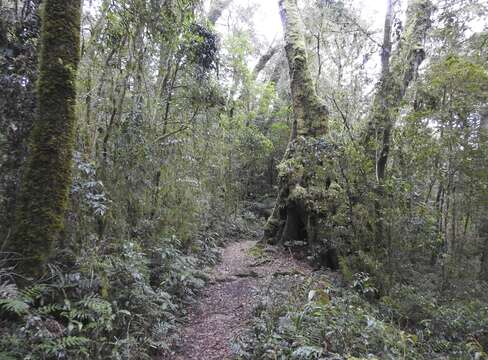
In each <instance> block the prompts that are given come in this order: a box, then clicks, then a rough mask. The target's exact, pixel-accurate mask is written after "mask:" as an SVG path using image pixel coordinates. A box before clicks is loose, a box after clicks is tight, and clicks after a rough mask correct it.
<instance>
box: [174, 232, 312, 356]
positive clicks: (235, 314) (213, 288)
mask: <svg viewBox="0 0 488 360" xmlns="http://www.w3.org/2000/svg"><path fill="white" fill-rule="evenodd" d="M311 272H312V269H311V268H310V267H309V266H307V265H306V264H304V263H302V262H300V261H297V260H296V259H294V258H293V257H292V256H291V255H289V254H287V253H285V252H281V251H277V250H276V249H274V248H271V247H268V248H263V247H260V246H257V245H256V242H255V241H242V242H234V243H231V244H229V245H228V246H227V247H226V248H225V249H223V250H222V261H221V263H220V264H218V265H217V266H216V267H215V268H214V269H213V272H212V273H211V275H210V283H209V285H208V286H207V287H206V288H205V289H204V290H203V292H202V294H201V296H200V299H199V300H198V301H197V302H196V303H195V305H194V306H193V307H192V308H191V309H190V312H189V315H188V322H187V324H186V326H184V327H183V328H182V330H181V338H182V343H181V344H180V347H179V349H178V351H177V353H176V354H174V355H172V357H171V359H174V360H228V359H232V351H231V341H232V339H233V338H234V337H235V336H238V335H239V334H240V333H241V332H243V331H244V330H245V329H246V328H247V327H248V326H249V325H250V324H249V322H250V320H251V319H252V315H253V314H252V313H253V309H254V308H255V306H256V305H257V304H258V301H259V296H258V295H259V294H260V293H263V291H266V288H269V286H270V285H271V283H272V282H273V281H277V278H279V277H282V276H307V275H309V274H310V273H311Z"/></svg>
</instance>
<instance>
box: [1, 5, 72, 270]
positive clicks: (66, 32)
mask: <svg viewBox="0 0 488 360" xmlns="http://www.w3.org/2000/svg"><path fill="white" fill-rule="evenodd" d="M80 12H81V0H46V1H45V2H44V4H43V8H42V13H41V21H42V29H41V40H40V41H41V50H40V55H39V78H38V83H37V95H38V114H37V118H36V121H35V123H34V126H33V129H32V132H31V135H30V144H29V155H28V158H27V162H26V166H25V169H24V174H23V178H22V183H21V188H20V193H19V201H18V205H17V209H16V221H15V230H14V236H13V241H12V243H11V244H9V248H10V249H11V250H12V251H13V252H16V253H18V254H19V255H20V257H21V260H20V261H19V262H18V267H17V269H18V270H19V271H20V272H21V273H22V274H23V275H27V276H31V277H39V276H41V275H42V274H43V272H44V270H45V265H46V262H47V261H48V258H49V255H50V253H51V250H52V248H53V245H54V244H55V243H56V241H57V240H58V238H59V234H60V232H61V231H62V229H63V226H64V216H65V211H66V208H67V204H68V196H69V189H70V185H71V158H72V152H73V146H74V132H75V123H76V118H75V102H76V89H75V80H76V71H77V66H78V61H79V45H80Z"/></svg>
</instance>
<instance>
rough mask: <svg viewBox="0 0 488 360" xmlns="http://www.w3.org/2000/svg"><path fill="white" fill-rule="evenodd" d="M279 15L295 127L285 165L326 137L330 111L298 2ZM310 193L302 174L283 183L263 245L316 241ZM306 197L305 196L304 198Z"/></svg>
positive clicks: (288, 1)
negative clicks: (309, 144)
mask: <svg viewBox="0 0 488 360" xmlns="http://www.w3.org/2000/svg"><path fill="white" fill-rule="evenodd" d="M279 6H280V14H281V20H282V24H283V31H284V36H285V51H286V57H287V60H288V68H289V73H290V82H291V83H290V87H291V94H292V104H293V126H292V132H291V136H290V143H289V144H288V148H287V150H286V153H285V155H284V159H283V162H282V164H285V163H286V162H287V161H290V160H293V158H295V157H297V156H300V152H303V151H306V150H305V149H304V148H303V147H302V145H303V144H304V143H306V139H307V138H308V139H310V138H315V137H319V136H322V135H325V134H326V132H327V124H328V111H327V109H326V106H325V105H324V103H323V102H322V100H321V99H320V98H319V97H318V95H317V93H316V90H315V85H314V82H313V80H312V75H311V73H310V70H309V61H308V57H307V51H306V44H305V38H304V35H303V30H302V26H303V25H302V21H301V18H300V14H299V11H298V6H297V1H296V0H280V2H279ZM306 193H307V180H306V176H305V175H304V174H303V172H300V171H296V173H293V174H291V175H290V176H287V178H286V180H285V179H284V178H283V177H282V178H281V179H280V190H279V194H278V198H277V200H276V204H275V206H274V209H273V212H272V214H271V216H270V217H269V219H268V222H267V224H266V226H265V233H264V241H267V242H271V243H277V242H284V241H288V240H308V241H309V242H310V241H311V239H312V238H313V232H314V224H313V223H314V220H313V217H312V216H311V214H310V213H309V212H308V211H307V207H306V206H305V205H304V203H303V201H301V200H300V199H303V198H304V197H305V196H306ZM302 195H304V196H302Z"/></svg>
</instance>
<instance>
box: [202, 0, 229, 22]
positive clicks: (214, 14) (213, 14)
mask: <svg viewBox="0 0 488 360" xmlns="http://www.w3.org/2000/svg"><path fill="white" fill-rule="evenodd" d="M232 1H233V0H216V1H215V3H214V4H213V6H212V8H211V9H210V11H209V13H208V17H207V18H208V21H209V22H210V23H211V24H212V25H215V24H216V23H217V20H219V18H220V17H221V16H222V13H223V12H224V10H225V9H227V7H229V5H230V4H231V3H232Z"/></svg>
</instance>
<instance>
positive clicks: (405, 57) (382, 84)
mask: <svg viewBox="0 0 488 360" xmlns="http://www.w3.org/2000/svg"><path fill="white" fill-rule="evenodd" d="M431 12H432V4H431V2H430V0H410V1H409V2H408V7H407V20H406V26H405V30H404V34H403V36H402V38H401V40H400V43H399V45H398V48H397V50H396V51H395V52H393V51H392V41H391V31H392V21H393V16H392V0H387V13H386V17H385V27H384V37H383V45H382V55H381V65H382V67H381V76H380V80H379V82H378V86H377V89H378V90H377V92H376V94H375V96H374V99H373V108H372V113H371V116H370V121H369V123H368V127H367V130H366V135H365V138H364V143H365V149H366V153H367V155H368V156H369V158H370V159H371V162H372V163H373V164H374V165H375V166H374V171H375V174H374V178H375V181H376V187H375V191H376V196H377V199H376V201H375V212H376V213H375V219H376V220H375V238H376V242H377V244H378V245H379V246H380V247H384V245H385V244H384V242H385V240H384V232H385V226H384V224H383V217H384V216H383V214H382V212H383V209H384V204H383V203H384V201H385V199H384V196H385V194H384V190H383V186H384V181H385V178H386V170H387V164H388V158H389V154H390V143H391V132H392V130H393V127H394V124H395V118H396V117H397V115H398V112H399V109H400V106H401V103H402V101H403V100H404V98H405V94H406V92H407V89H408V87H409V85H410V83H411V82H412V80H414V78H415V77H416V76H417V72H418V68H419V66H420V65H421V64H422V62H423V61H424V58H425V51H424V42H425V38H426V36H427V31H428V30H429V28H430V26H431V19H430V16H431Z"/></svg>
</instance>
